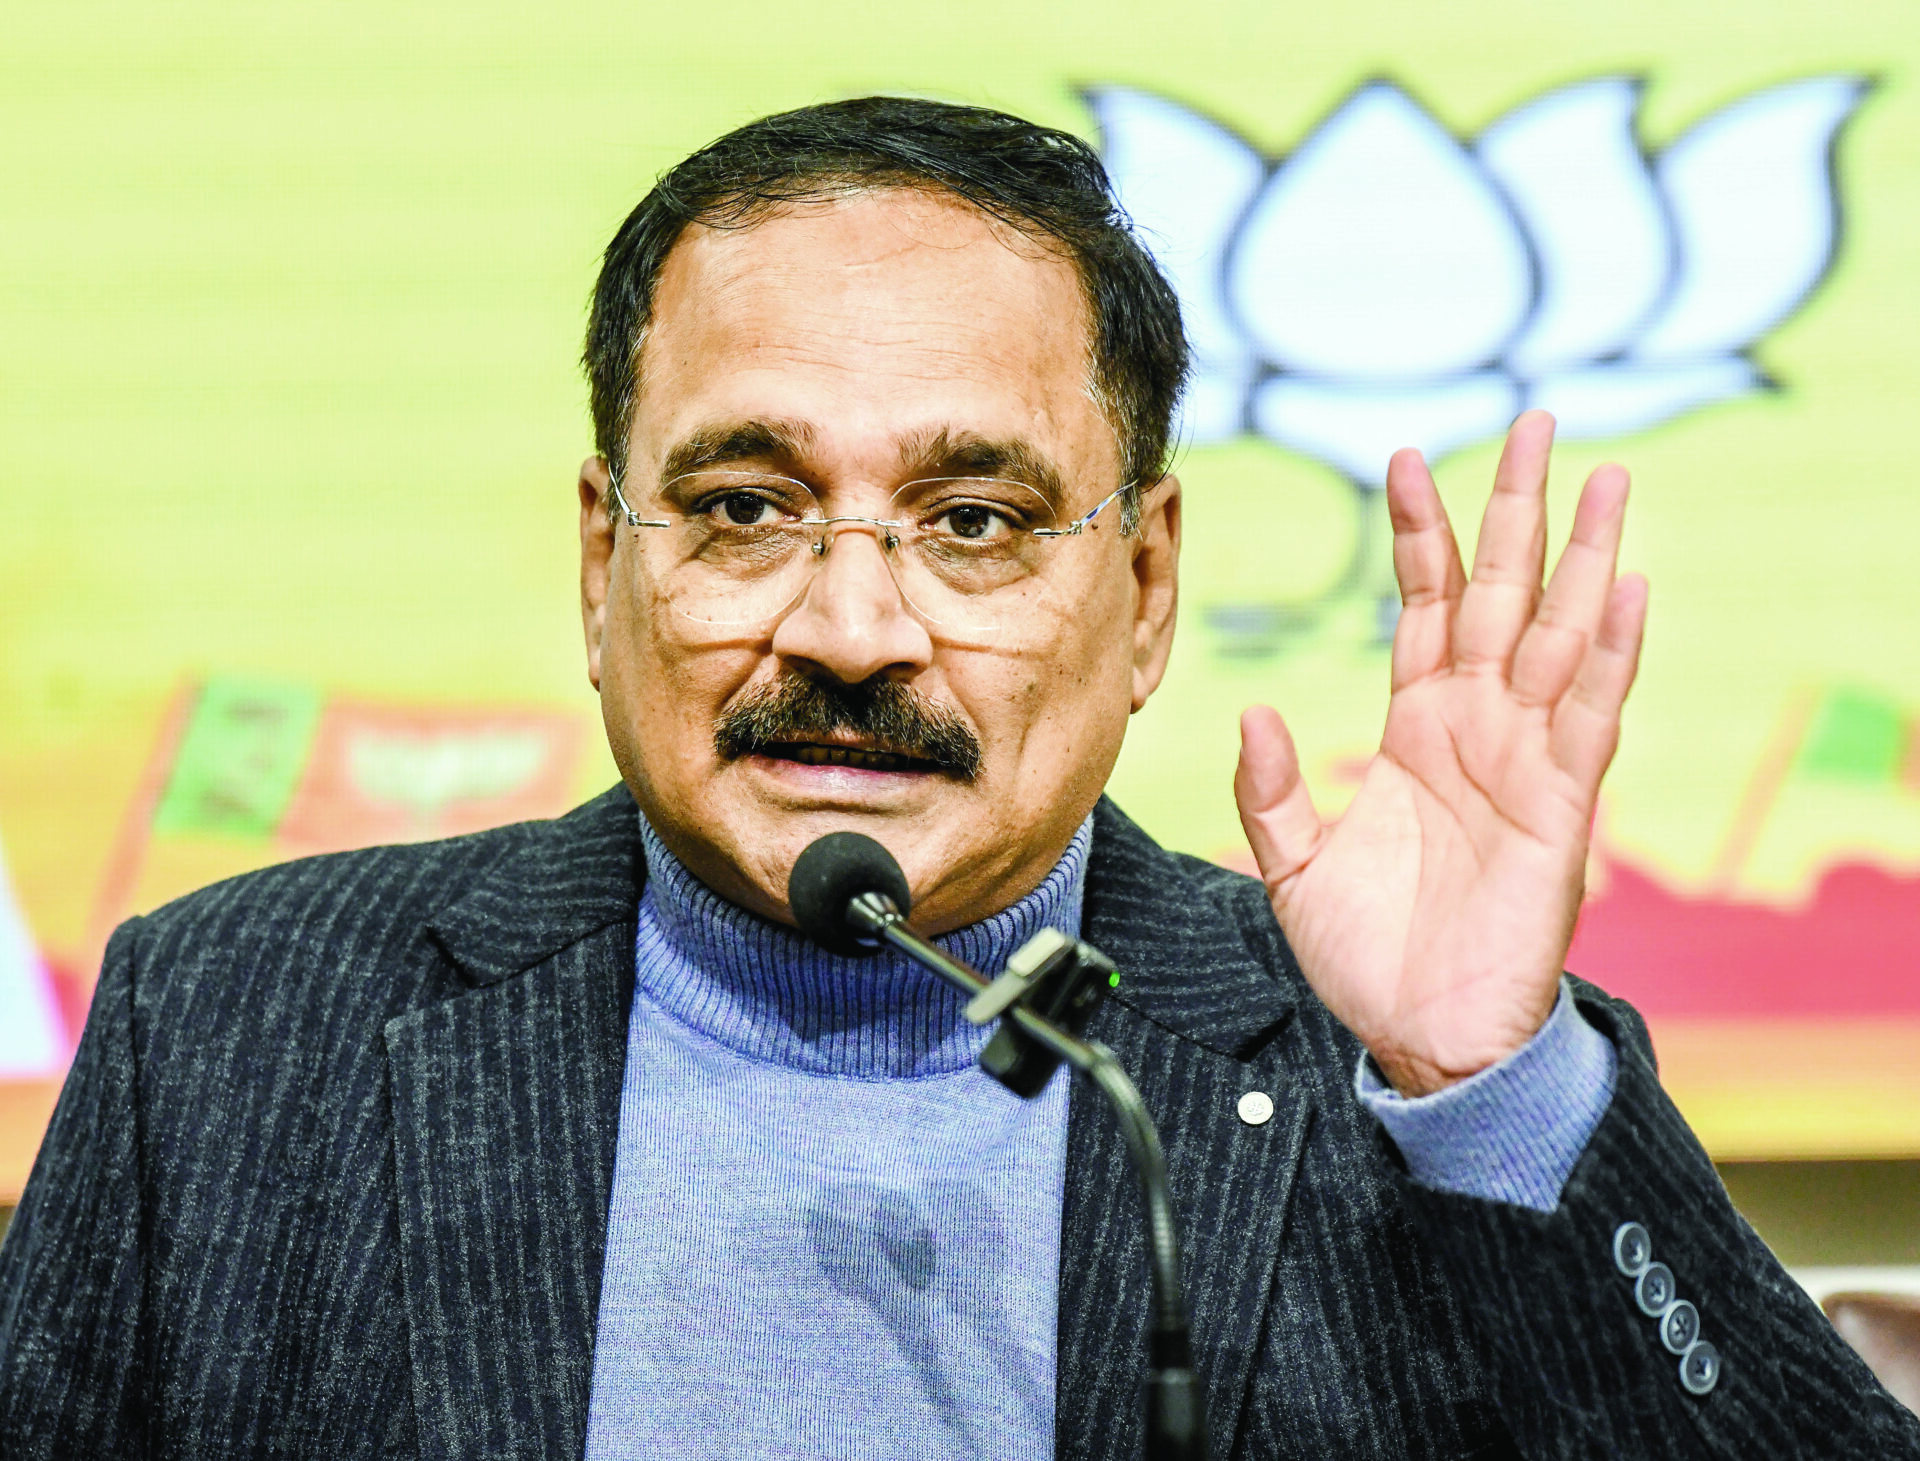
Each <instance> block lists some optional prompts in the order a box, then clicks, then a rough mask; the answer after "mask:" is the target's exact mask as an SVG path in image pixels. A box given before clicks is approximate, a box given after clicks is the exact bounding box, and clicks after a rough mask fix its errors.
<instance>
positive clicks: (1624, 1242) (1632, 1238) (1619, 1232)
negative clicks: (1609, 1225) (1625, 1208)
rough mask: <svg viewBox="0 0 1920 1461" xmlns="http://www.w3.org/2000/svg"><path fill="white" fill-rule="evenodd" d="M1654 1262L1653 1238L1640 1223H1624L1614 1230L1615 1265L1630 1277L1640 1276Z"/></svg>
mask: <svg viewBox="0 0 1920 1461" xmlns="http://www.w3.org/2000/svg"><path fill="white" fill-rule="evenodd" d="M1651 1262H1653V1239H1652V1238H1650V1237H1649V1236H1648V1235H1647V1230H1646V1229H1645V1228H1643V1227H1641V1226H1640V1224H1638V1223H1622V1224H1620V1226H1619V1227H1617V1228H1615V1229H1614V1230H1613V1266H1614V1267H1615V1268H1617V1269H1619V1270H1620V1271H1621V1272H1622V1273H1624V1274H1625V1275H1626V1276H1627V1277H1628V1278H1638V1277H1640V1273H1641V1270H1642V1269H1644V1268H1645V1267H1646V1266H1647V1265H1648V1264H1649V1263H1651Z"/></svg>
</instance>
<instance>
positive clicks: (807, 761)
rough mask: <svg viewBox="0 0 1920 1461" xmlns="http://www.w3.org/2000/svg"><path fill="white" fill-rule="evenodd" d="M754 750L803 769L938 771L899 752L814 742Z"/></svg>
mask: <svg viewBox="0 0 1920 1461" xmlns="http://www.w3.org/2000/svg"><path fill="white" fill-rule="evenodd" d="M755 749H756V750H757V751H758V752H759V753H760V754H761V755H763V756H772V757H775V758H777V759H778V760H781V761H798V762H799V763H800V764H801V765H802V766H851V767H853V768H854V769H856V770H859V771H937V770H939V769H940V768H939V767H937V766H935V765H934V763H933V762H931V761H926V760H922V759H921V758H920V757H918V756H904V755H901V754H900V753H899V752H898V751H870V750H866V749H864V748H862V747H859V746H827V745H820V744H818V743H816V742H812V741H774V742H769V743H767V744H765V745H761V746H757V747H755Z"/></svg>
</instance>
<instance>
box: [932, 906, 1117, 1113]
mask: <svg viewBox="0 0 1920 1461" xmlns="http://www.w3.org/2000/svg"><path fill="white" fill-rule="evenodd" d="M1119 984H1120V972H1119V970H1118V969H1116V968H1115V967H1114V963H1113V960H1111V959H1109V958H1108V957H1107V956H1106V955H1105V954H1103V953H1101V952H1100V951H1099V950H1098V949H1096V948H1095V947H1094V946H1093V945H1092V944H1090V943H1087V942H1085V941H1084V940H1082V939H1074V938H1068V937H1067V936H1066V935H1065V934H1064V933H1061V932H1060V931H1059V930H1058V929H1055V928H1043V929H1041V930H1040V932H1038V933H1037V934H1035V935H1034V936H1033V937H1032V938H1030V939H1028V940H1027V941H1026V942H1025V943H1024V944H1022V945H1021V946H1020V947H1019V948H1018V949H1016V950H1015V951H1014V954H1013V957H1012V958H1010V959H1008V960H1007V968H1006V972H1005V973H1003V974H1002V975H1001V976H1000V977H999V978H998V979H995V980H994V981H993V982H992V983H991V984H989V985H988V986H987V987H986V988H985V989H983V990H981V991H980V992H979V993H978V994H976V995H975V996H974V997H973V998H972V999H970V1000H969V1001H967V1006H966V1009H965V1010H964V1011H963V1013H964V1014H965V1015H966V1017H967V1019H968V1021H970V1022H971V1023H973V1024H975V1025H985V1024H988V1023H989V1022H991V1021H993V1020H998V1019H1000V1017H1001V1016H1002V1015H1004V1014H1006V1012H1007V1011H1008V1010H1009V1009H1011V1008H1013V1007H1014V1006H1015V1005H1024V1006H1025V1007H1026V1008H1028V1009H1029V1010H1031V1011H1032V1012H1033V1013H1034V1014H1036V1015H1038V1016H1040V1018H1041V1019H1043V1020H1046V1021H1048V1022H1049V1023H1051V1024H1053V1025H1056V1026H1058V1027H1059V1028H1061V1029H1064V1030H1066V1031H1068V1032H1070V1033H1071V1034H1073V1035H1076V1036H1077V1035H1079V1034H1080V1032H1081V1031H1082V1030H1084V1029H1085V1028H1086V1025H1087V1020H1088V1019H1089V1018H1090V1017H1091V1016H1092V1014H1093V1012H1094V1011H1095V1010H1097V1009H1098V1008H1100V1005H1101V1004H1102V1002H1103V1001H1105V999H1106V997H1107V994H1108V992H1109V991H1111V990H1113V989H1116V988H1118V987H1119ZM1059 1066H1060V1057H1059V1056H1058V1055H1057V1054H1055V1053H1054V1052H1053V1051H1051V1050H1049V1049H1047V1048H1046V1047H1045V1046H1044V1045H1042V1044H1040V1042H1039V1041H1037V1040H1035V1039H1034V1038H1033V1037H1032V1036H1031V1035H1029V1034H1027V1032H1026V1031H1025V1030H1023V1029H1021V1028H1020V1027H1019V1025H1018V1024H1016V1023H1015V1022H1014V1021H1012V1020H1002V1021H1001V1024H1000V1028H999V1030H997V1031H996V1032H995V1033H994V1037H993V1039H991V1040H989V1041H988V1042H987V1048H986V1049H984V1050H982V1051H981V1052H980V1068H981V1069H982V1070H984V1071H985V1072H986V1073H987V1074H988V1075H990V1076H992V1077H993V1078H994V1079H995V1080H997V1081H999V1082H1000V1084H1001V1085H1003V1086H1005V1087H1006V1088H1007V1089H1008V1090H1010V1091H1012V1092H1013V1093H1014V1094H1015V1095H1016V1096H1019V1097H1021V1098H1022V1099H1024V1100H1032V1099H1033V1098H1034V1097H1035V1096H1037V1095H1039V1094H1040V1092H1041V1091H1043V1090H1045V1089H1046V1085H1047V1082H1048V1081H1049V1080H1051V1079H1052V1078H1053V1073H1054V1071H1055V1070H1057V1069H1058V1068H1059Z"/></svg>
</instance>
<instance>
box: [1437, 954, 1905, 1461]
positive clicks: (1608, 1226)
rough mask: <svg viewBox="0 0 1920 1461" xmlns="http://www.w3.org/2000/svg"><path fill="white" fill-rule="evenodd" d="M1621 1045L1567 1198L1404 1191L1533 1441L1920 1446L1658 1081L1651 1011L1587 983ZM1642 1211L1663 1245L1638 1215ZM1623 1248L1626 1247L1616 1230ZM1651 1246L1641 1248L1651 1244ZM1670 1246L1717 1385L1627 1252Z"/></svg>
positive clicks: (1623, 1451) (1831, 1449)
mask: <svg viewBox="0 0 1920 1461" xmlns="http://www.w3.org/2000/svg"><path fill="white" fill-rule="evenodd" d="M1576 997H1577V998H1578V1000H1579V1003H1580V1006H1581V1010H1582V1012H1583V1013H1584V1014H1585V1015H1586V1016H1587V1018H1588V1019H1589V1020H1590V1021H1591V1022H1592V1023H1593V1024H1594V1025H1595V1026H1596V1028H1598V1029H1599V1030H1600V1031H1601V1033H1603V1034H1605V1035H1607V1036H1608V1037H1609V1038H1610V1039H1611V1040H1612V1041H1613V1044H1614V1047H1615V1050H1616V1052H1617V1053H1618V1056H1619V1068H1618V1076H1617V1084H1616V1086H1615V1090H1614V1096H1613V1101H1612V1103H1611V1105H1610V1106H1609V1107H1608V1110H1607V1112H1606V1115H1605V1116H1604V1117H1603V1118H1602V1119H1601V1122H1600V1125H1599V1127H1598V1128H1597V1129H1596V1130H1595V1132H1594V1134H1593V1138H1592V1141H1591V1142H1590V1144H1589V1145H1588V1147H1587V1149H1586V1151H1585V1152H1584V1153H1583V1154H1582V1155H1581V1158H1580V1160H1579V1161H1578V1163H1576V1165H1575V1167H1574V1169H1573V1173H1572V1175H1571V1177H1570V1178H1569V1180H1568V1182H1567V1186H1566V1189H1565V1191H1564V1192H1563V1193H1562V1194H1561V1199H1560V1205H1559V1207H1557V1208H1556V1209H1554V1210H1553V1211H1551V1212H1537V1211H1534V1210H1531V1209H1528V1208H1523V1207H1517V1206H1514V1205H1511V1204H1508V1203H1502V1202H1491V1201H1487V1200H1484V1199H1481V1198H1475V1197H1469V1196H1464V1195H1461V1194H1456V1193H1446V1192H1439V1191H1434V1190H1431V1189H1428V1188H1424V1187H1420V1186H1418V1185H1416V1184H1413V1183H1411V1182H1409V1183H1407V1184H1406V1186H1405V1194H1406V1201H1407V1203H1408V1206H1409V1207H1410V1209H1411V1210H1412V1214H1413V1218H1414V1222H1415V1224H1416V1225H1417V1226H1418V1227H1419V1228H1420V1230H1421V1231H1422V1232H1423V1234H1424V1235H1425V1237H1426V1239H1427V1241H1428V1242H1429V1243H1430V1244H1431V1245H1432V1247H1433V1248H1434V1249H1435V1250H1436V1251H1437V1253H1438V1254H1439V1255H1440V1258H1441V1264H1442V1267H1443V1269H1444V1271H1445V1273H1446V1274H1447V1280H1448V1282H1449V1283H1450V1284H1451V1285H1452V1286H1453V1288H1454V1290H1455V1292H1456V1295H1457V1297H1458V1299H1459V1301H1460V1303H1461V1305H1462V1307H1463V1308H1464V1309H1465V1310H1466V1312H1467V1314H1468V1315H1469V1318H1470V1324H1471V1327H1472V1330H1473V1332H1474V1334H1475V1337H1476V1341H1477V1344H1478V1347H1479V1349H1480V1351H1481V1356H1482V1359H1483V1362H1484V1364H1485V1366H1486V1372H1487V1375H1488V1378H1489V1381H1490V1383H1491V1384H1492V1386H1493V1389H1494V1393H1495V1398H1496V1402H1497V1404H1498V1407H1499V1409H1500V1412H1501V1416H1502V1418H1503V1420H1504V1421H1505V1422H1506V1425H1507V1427H1508V1429H1509V1430H1510V1431H1511V1432H1512V1434H1513V1436H1514V1439H1515V1440H1516V1442H1517V1443H1518V1445H1519V1448H1520V1451H1521V1453H1522V1454H1523V1455H1525V1456H1530V1457H1532V1456H1538V1457H1562V1456H1564V1457H1596V1458H1597V1457H1647V1458H1649V1461H1652V1458H1659V1461H1674V1458H1679V1457H1714V1458H1723V1461H1753V1458H1755V1457H1761V1456H1764V1457H1768V1458H1770V1461H1785V1458H1791V1457H1832V1456H1861V1457H1866V1456H1872V1457H1888V1458H1891V1457H1916V1458H1920V1418H1916V1416H1915V1415H1914V1414H1913V1412H1911V1411H1909V1410H1907V1409H1906V1408H1905V1407H1904V1406H1902V1405H1900V1404H1899V1402H1897V1401H1896V1400H1894V1399H1893V1398H1892V1397H1891V1396H1890V1395H1888V1394H1887V1392H1886V1391H1885V1390H1884V1389H1882V1388H1881V1386H1880V1385H1879V1383H1878V1382H1877V1381H1876V1380H1875V1379H1874V1377H1873V1375H1872V1373H1871V1371H1869V1370H1868V1369H1867V1367H1866V1365H1865V1364H1864V1363H1862V1362H1861V1360H1860V1359H1859V1358H1858V1357H1857V1356H1856V1355H1855V1354H1854V1352H1853V1351H1852V1350H1851V1349H1850V1348H1848V1346H1847V1345H1846V1343H1845V1342H1844V1341H1843V1340H1842V1339H1841V1338H1840V1337H1839V1335H1838V1334H1837V1333H1836V1332H1835V1331H1834V1328H1833V1326H1832V1325H1831V1324H1829V1323H1828V1322H1827V1320H1826V1317H1825V1316H1824V1315H1823V1314H1822V1313H1821V1312H1820V1310H1819V1308H1818V1307H1817V1306H1815V1304H1814V1303H1813V1301H1812V1300H1811V1299H1810V1298H1808V1296H1807V1295H1806V1293H1805V1292H1804V1291H1803V1290H1802V1289H1801V1288H1800V1287H1799V1285H1798V1284H1796V1283H1795V1282H1794V1281H1793V1280H1792V1279H1791V1278H1789V1277H1788V1276H1787V1274H1786V1272H1785V1271H1784V1270H1783V1269H1782V1268H1781V1267H1780V1264H1779V1262H1778V1260H1776V1259H1775V1258H1774V1256H1773V1254H1772V1253H1770V1252H1769V1251H1768V1250H1767V1247H1766V1245H1765V1244H1764V1243H1762V1242H1761V1241H1760V1239H1759V1237H1758V1235H1757V1234H1755V1233H1754V1231H1753V1229H1752V1228H1750V1227H1749V1226H1748V1225H1747V1223H1746V1222H1745V1220H1744V1219H1742V1218H1741V1216H1740V1215H1739V1213H1737V1212H1736V1211H1734V1208H1733V1204H1732V1202H1731V1200H1730V1199H1729V1198H1728V1196H1727V1191H1726V1188H1725V1187H1723V1186H1722V1185H1721V1182H1720V1179H1719V1175H1718V1174H1717V1173H1716V1172H1715V1171H1714V1168H1713V1164H1712V1162H1710V1161H1709V1160H1708V1158H1707V1154H1706V1152H1705V1151H1704V1150H1703V1149H1702V1148H1701V1146H1700V1144H1699V1142H1698V1141H1697V1140H1696V1139H1695V1138H1694V1135H1693V1133H1692V1132H1691V1131H1690V1130H1689V1129H1688V1127H1687V1124H1686V1122H1685V1120H1684V1119H1683V1118H1682V1117H1681V1115H1680V1113H1679V1111H1678V1110H1676V1109H1675V1107H1674V1105H1673V1103H1672V1102H1671V1101H1670V1100H1669V1099H1668V1098H1667V1095H1666V1093H1665V1092H1664V1091H1663V1090H1662V1089H1661V1087H1660V1082H1659V1077H1658V1075H1657V1073H1656V1071H1655V1068H1654V1060H1653V1047H1652V1043H1651V1042H1650V1041H1649V1039H1648V1037H1647V1031H1646V1026H1645V1025H1644V1023H1642V1021H1641V1019H1640V1017H1639V1015H1638V1014H1637V1013H1636V1012H1635V1011H1634V1010H1633V1009H1632V1008H1631V1007H1630V1006H1628V1005H1626V1004H1624V1003H1622V1002H1620V1001H1617V1000H1613V999H1609V998H1607V997H1606V996H1605V995H1603V994H1601V993H1600V992H1599V991H1598V990H1596V989H1594V988H1593V987H1592V986H1590V985H1585V984H1578V985H1576ZM1630 1223H1631V1224H1637V1225H1638V1226H1639V1229H1640V1230H1642V1232H1643V1234H1644V1237H1645V1239H1647V1240H1648V1241H1649V1242H1650V1246H1651V1253H1650V1255H1649V1254H1648V1253H1647V1252H1646V1251H1645V1247H1644V1245H1642V1244H1640V1243H1639V1242H1638V1235H1636V1234H1633V1233H1632V1232H1630V1233H1629V1234H1628V1236H1627V1237H1626V1239H1624V1240H1622V1239H1621V1229H1622V1227H1623V1226H1624V1225H1626V1224H1630ZM1617 1241H1618V1242H1619V1246H1620V1247H1621V1248H1623V1249H1624V1250H1625V1251H1624V1252H1622V1253H1616V1243H1617ZM1636 1248H1638V1249H1639V1250H1640V1251H1635V1250H1636ZM1647 1262H1653V1263H1660V1264H1664V1265H1665V1266H1666V1270H1667V1272H1668V1273H1670V1274H1671V1276H1672V1285H1671V1287H1672V1290H1673V1293H1674V1294H1675V1295H1677V1297H1678V1298H1680V1299H1685V1300H1687V1301H1689V1302H1690V1303H1691V1304H1693V1305H1694V1307H1695V1309H1696V1310H1697V1318H1698V1322H1697V1326H1689V1325H1687V1324H1686V1323H1684V1322H1682V1323H1680V1324H1678V1325H1677V1326H1676V1327H1675V1328H1673V1329H1670V1330H1669V1332H1668V1334H1667V1336H1666V1337H1667V1338H1670V1339H1674V1340H1676V1341H1678V1342H1684V1341H1685V1340H1686V1338H1687V1337H1688V1330H1689V1328H1697V1333H1698V1337H1699V1338H1700V1339H1701V1340H1703V1341H1705V1342H1706V1343H1707V1344H1710V1345H1711V1346H1713V1350H1714V1352H1716V1353H1717V1357H1718V1360H1719V1370H1718V1374H1717V1376H1715V1377H1714V1380H1713V1383H1712V1385H1711V1388H1706V1389H1704V1392H1703V1393H1702V1389H1701V1381H1702V1378H1703V1376H1702V1371H1703V1369H1704V1365H1696V1366H1695V1368H1694V1373H1693V1375H1692V1379H1693V1387H1692V1388H1690V1387H1689V1386H1688V1385H1687V1384H1686V1383H1684V1382H1683V1377H1682V1372H1681V1363H1682V1361H1681V1358H1680V1356H1679V1355H1678V1354H1676V1353H1674V1352H1673V1350H1672V1349H1671V1348H1670V1347H1669V1345H1668V1344H1667V1343H1666V1342H1665V1341H1664V1340H1663V1335H1662V1328H1663V1326H1662V1324H1661V1322H1660V1320H1659V1319H1658V1318H1657V1317H1652V1316H1650V1315H1649V1314H1648V1313H1646V1312H1645V1311H1644V1310H1643V1308H1642V1306H1641V1303H1640V1302H1639V1300H1638V1299H1637V1298H1636V1290H1637V1288H1639V1297H1640V1298H1645V1299H1646V1300H1647V1303H1648V1306H1649V1307H1653V1306H1655V1305H1656V1304H1657V1303H1658V1301H1659V1300H1660V1299H1661V1298H1662V1295H1661V1294H1660V1293H1658V1292H1657V1290H1658V1289H1659V1288H1660V1287H1661V1284H1660V1283H1659V1282H1658V1276H1657V1275H1656V1278H1655V1281H1653V1282H1652V1284H1651V1290H1652V1291H1649V1289H1648V1288H1646V1287H1643V1286H1639V1285H1637V1282H1636V1280H1635V1279H1634V1278H1632V1277H1630V1276H1629V1273H1628V1271H1627V1270H1632V1269H1636V1268H1639V1267H1642V1266H1643V1265H1644V1264H1646V1263H1647Z"/></svg>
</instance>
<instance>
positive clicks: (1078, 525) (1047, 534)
mask: <svg viewBox="0 0 1920 1461" xmlns="http://www.w3.org/2000/svg"><path fill="white" fill-rule="evenodd" d="M1132 486H1133V483H1131V482H1122V483H1121V484H1120V485H1119V486H1118V487H1116V488H1114V489H1113V491H1111V492H1109V493H1108V494H1107V495H1106V496H1105V497H1103V498H1101V499H1100V500H1099V501H1098V502H1096V503H1095V504H1094V505H1093V507H1092V508H1091V509H1090V510H1089V511H1087V512H1085V513H1083V514H1082V515H1081V516H1079V517H1077V518H1075V519H1074V520H1073V521H1072V522H1070V523H1068V524H1067V525H1066V526H1065V527H1064V528H1035V529H1034V530H1033V535H1034V537H1036V538H1072V537H1078V536H1079V535H1080V534H1081V533H1082V532H1084V531H1085V530H1086V526H1087V524H1088V523H1090V522H1092V521H1093V520H1094V519H1095V518H1097V517H1098V516H1100V514H1101V513H1103V512H1105V511H1106V510H1107V505H1108V504H1109V503H1111V502H1113V501H1114V500H1115V499H1116V498H1118V497H1119V496H1120V495H1121V494H1122V493H1124V492H1126V491H1127V490H1128V489H1129V488H1131V487H1132Z"/></svg>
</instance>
